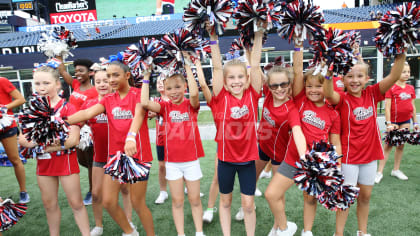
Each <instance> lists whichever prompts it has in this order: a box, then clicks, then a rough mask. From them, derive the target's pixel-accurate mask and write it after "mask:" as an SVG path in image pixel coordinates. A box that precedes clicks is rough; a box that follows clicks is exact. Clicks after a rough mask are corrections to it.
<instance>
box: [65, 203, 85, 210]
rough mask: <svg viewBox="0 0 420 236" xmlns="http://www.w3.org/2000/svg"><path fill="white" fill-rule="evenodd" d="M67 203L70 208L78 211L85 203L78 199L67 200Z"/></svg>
mask: <svg viewBox="0 0 420 236" xmlns="http://www.w3.org/2000/svg"><path fill="white" fill-rule="evenodd" d="M69 205H70V207H71V209H73V210H74V211H79V210H81V209H83V207H85V205H84V204H83V201H81V200H80V201H79V200H69Z"/></svg>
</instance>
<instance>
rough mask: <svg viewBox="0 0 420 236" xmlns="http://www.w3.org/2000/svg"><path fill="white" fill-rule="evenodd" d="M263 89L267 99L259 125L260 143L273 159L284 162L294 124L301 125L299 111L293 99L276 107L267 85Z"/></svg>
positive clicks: (262, 148)
mask: <svg viewBox="0 0 420 236" xmlns="http://www.w3.org/2000/svg"><path fill="white" fill-rule="evenodd" d="M263 91H264V94H265V99H264V105H263V111H262V117H261V120H260V125H259V127H258V144H259V145H260V148H261V150H262V151H263V152H264V153H265V154H266V155H268V156H269V157H270V158H271V159H273V160H275V161H277V162H282V161H283V159H284V157H285V154H286V148H287V143H288V142H289V138H290V133H289V131H290V130H291V129H292V128H293V127H294V126H300V121H299V113H298V111H297V109H296V107H295V104H294V103H293V101H292V100H289V101H287V102H285V103H283V104H282V105H281V106H279V107H274V101H273V95H272V94H271V92H270V91H268V89H267V87H265V86H264V90H263Z"/></svg>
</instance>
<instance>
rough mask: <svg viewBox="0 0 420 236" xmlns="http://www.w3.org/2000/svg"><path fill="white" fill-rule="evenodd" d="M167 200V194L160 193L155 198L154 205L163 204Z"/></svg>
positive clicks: (164, 192)
mask: <svg viewBox="0 0 420 236" xmlns="http://www.w3.org/2000/svg"><path fill="white" fill-rule="evenodd" d="M166 199H168V193H167V192H166V191H160V193H159V196H158V197H157V198H156V201H155V204H163V203H164V202H165V200H166Z"/></svg>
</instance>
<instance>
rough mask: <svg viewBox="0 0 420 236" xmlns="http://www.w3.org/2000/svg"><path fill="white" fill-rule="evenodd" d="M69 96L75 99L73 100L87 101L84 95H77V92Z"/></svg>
mask: <svg viewBox="0 0 420 236" xmlns="http://www.w3.org/2000/svg"><path fill="white" fill-rule="evenodd" d="M71 95H72V96H73V97H75V98H80V99H82V100H83V101H85V100H86V99H87V96H86V95H83V94H81V93H78V92H73V93H72V94H71Z"/></svg>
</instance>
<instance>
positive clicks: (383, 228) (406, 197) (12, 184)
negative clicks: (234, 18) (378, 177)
mask: <svg viewBox="0 0 420 236" xmlns="http://www.w3.org/2000/svg"><path fill="white" fill-rule="evenodd" d="M203 145H204V149H205V152H206V157H205V158H202V159H201V169H202V171H203V174H204V178H203V179H202V185H201V191H202V192H204V193H205V194H206V195H205V196H204V197H203V198H202V202H203V206H204V207H206V206H207V205H206V204H207V197H208V194H207V191H208V189H209V187H210V182H211V178H212V175H213V169H214V168H213V165H214V155H215V148H216V145H215V143H214V142H213V141H203ZM152 148H153V150H154V146H153V147H152ZM419 154H420V152H419V151H418V147H413V146H407V148H406V150H405V153H404V159H403V163H402V167H401V169H402V170H403V171H404V173H405V174H406V175H407V176H408V177H409V179H408V181H401V180H397V179H396V178H394V177H391V176H389V173H390V171H391V168H392V162H391V161H390V162H389V163H388V165H387V166H386V169H385V172H384V178H383V180H382V182H381V183H380V184H379V185H377V186H375V187H374V190H373V197H372V200H371V209H370V217H369V227H368V229H369V233H371V234H372V235H375V236H379V235H381V236H388V235H389V236H394V235H401V236H417V235H419V232H420V225H419V224H418V214H419V212H420V206H419V205H418V194H419V193H420V172H419V171H418V167H419V166H420V157H419ZM154 155H155V153H154ZM25 169H26V176H27V186H28V191H29V193H30V195H31V202H30V203H29V205H28V212H27V214H26V215H25V216H24V217H23V218H22V219H21V221H20V222H18V224H17V225H15V226H14V227H13V228H11V229H10V230H9V231H6V232H5V233H4V234H3V235H5V236H9V235H16V236H21V235H39V236H43V235H48V227H47V221H46V218H45V213H44V209H43V206H42V203H41V198H40V192H39V188H38V186H37V183H36V177H35V161H34V160H30V161H29V162H28V164H26V165H25ZM0 179H1V180H2V186H1V189H0V196H2V197H12V198H13V199H15V200H17V199H18V192H17V189H18V185H17V182H16V179H15V177H14V174H13V168H10V167H0ZM81 182H82V192H83V195H84V194H85V193H86V191H87V189H88V186H87V172H86V169H84V168H82V172H81ZM268 182H269V180H268V179H263V180H262V181H260V182H259V188H260V189H261V190H262V191H264V190H265V188H266V186H267V184H268ZM158 192H159V186H158V177H157V162H156V161H155V162H154V167H153V168H152V174H151V177H150V180H149V186H148V192H147V203H148V206H149V207H150V209H151V211H152V214H153V219H154V222H155V229H156V233H157V235H160V236H161V235H167V236H169V235H176V231H175V226H174V224H173V221H172V214H171V203H170V201H167V202H165V203H164V204H163V205H155V204H154V203H153V202H154V200H155V198H156V197H157V195H158ZM59 196H60V198H59V199H60V200H59V201H60V207H61V210H62V219H61V235H63V236H66V235H68V236H73V235H80V234H79V231H78V229H77V226H76V224H75V222H74V219H73V215H72V212H71V209H70V208H69V206H68V204H67V200H66V198H65V195H64V193H63V191H62V189H60V192H59ZM239 205H240V199H239V190H238V183H236V184H235V190H234V201H233V208H232V217H234V214H236V210H237V208H238V207H239ZM256 205H257V227H256V234H255V235H257V236H260V235H267V234H268V232H269V231H270V228H271V226H272V222H273V218H272V215H271V212H270V209H269V207H268V204H267V201H266V200H265V199H264V197H257V198H256ZM302 206H303V203H302V193H301V191H300V190H298V189H297V188H296V187H292V188H291V189H290V190H289V191H288V192H287V197H286V214H287V216H288V220H291V221H294V222H296V223H297V225H298V227H299V229H298V233H297V234H296V235H300V231H301V230H302V226H303V220H302ZM355 209H356V208H355V207H352V208H351V212H350V216H349V220H348V222H347V225H346V233H345V235H355V233H356V230H357V221H356V212H355ZM88 212H89V217H90V224H91V226H93V215H92V208H91V206H88ZM134 216H135V217H134V223H135V224H136V225H137V226H138V227H139V231H140V235H145V234H144V231H142V229H141V224H140V221H139V219H138V217H137V216H136V215H135V214H134ZM185 222H186V224H185V232H186V235H194V232H195V231H194V226H193V223H192V217H191V211H190V207H189V204H188V201H186V202H185ZM334 222H335V214H334V212H330V211H328V210H326V209H324V208H323V207H322V206H319V208H318V212H317V216H316V219H315V223H314V227H313V233H314V235H319V236H324V235H326V236H331V235H332V234H333V230H334V224H335V223H334ZM104 225H105V229H104V232H105V233H104V235H109V236H111V235H112V236H113V235H121V233H122V232H121V230H120V229H119V228H118V226H117V225H116V224H115V223H114V222H113V221H112V219H111V218H110V216H109V215H108V214H107V213H104ZM232 232H233V233H232V235H234V236H236V235H238V236H242V235H245V228H244V225H243V223H242V222H236V221H235V220H233V221H232ZM204 233H205V234H206V235H207V236H216V235H221V230H220V224H219V219H218V214H216V215H215V218H214V220H213V222H212V223H211V224H205V225H204Z"/></svg>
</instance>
